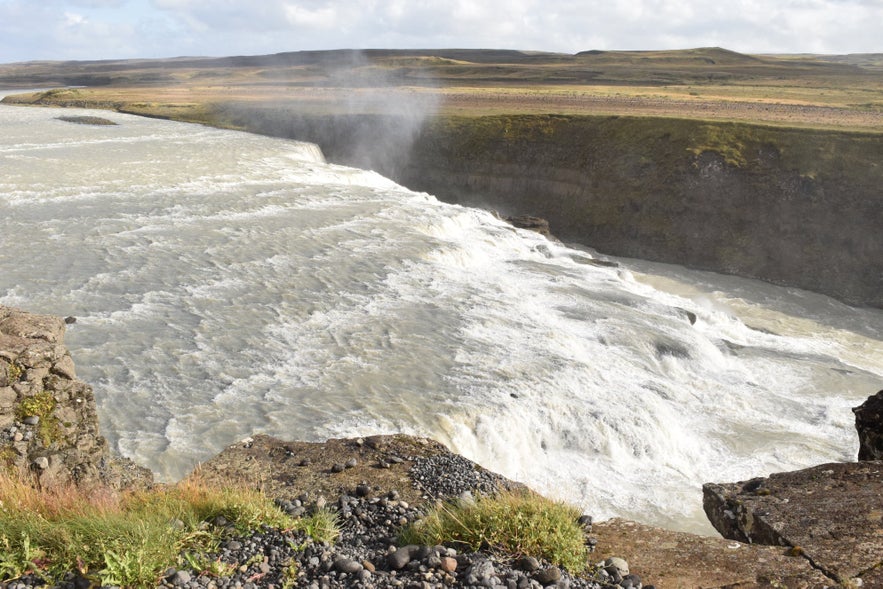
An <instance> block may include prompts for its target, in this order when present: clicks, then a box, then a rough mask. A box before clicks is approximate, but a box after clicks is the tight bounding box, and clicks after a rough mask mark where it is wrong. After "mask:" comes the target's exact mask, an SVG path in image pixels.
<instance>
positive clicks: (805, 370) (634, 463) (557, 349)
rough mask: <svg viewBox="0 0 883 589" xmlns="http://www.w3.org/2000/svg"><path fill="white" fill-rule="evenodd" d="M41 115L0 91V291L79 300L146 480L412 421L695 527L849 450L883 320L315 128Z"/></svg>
mask: <svg viewBox="0 0 883 589" xmlns="http://www.w3.org/2000/svg"><path fill="white" fill-rule="evenodd" d="M62 114H68V115H69V114H71V113H70V111H60V110H57V109H47V108H40V109H24V108H17V107H2V106H0V171H2V174H0V303H2V304H5V305H10V306H16V307H21V308H24V309H27V310H29V311H33V312H40V313H52V314H56V315H62V316H65V315H73V316H76V317H77V319H78V320H77V323H76V324H74V325H72V326H71V327H70V328H69V330H68V334H67V338H66V341H67V344H68V346H69V348H70V350H71V353H72V355H73V357H74V360H75V362H76V364H77V368H78V371H79V376H80V377H81V378H82V379H84V380H85V381H87V382H89V383H90V384H91V385H93V387H94V388H95V392H96V398H97V401H98V408H99V414H100V418H101V427H102V430H103V433H104V434H105V435H106V436H107V438H108V439H109V441H110V442H111V444H112V445H113V446H114V447H115V448H116V449H117V450H118V451H119V452H121V453H122V454H124V455H126V456H128V457H131V458H132V459H134V460H135V461H136V462H138V463H140V464H143V465H145V466H147V467H149V468H151V469H152V470H153V471H154V472H155V473H157V475H158V476H159V478H161V479H165V480H173V479H177V478H179V477H181V476H182V475H184V474H186V473H187V472H188V471H189V470H190V469H191V468H192V467H193V466H194V465H195V464H196V463H197V462H198V461H200V460H204V459H206V458H208V457H210V456H211V455H213V454H214V453H217V452H218V451H219V450H221V449H222V448H223V447H225V446H226V445H228V444H231V443H233V442H235V441H237V440H238V439H241V438H243V437H246V436H248V435H250V434H252V433H258V432H260V433H267V434H271V435H275V436H279V437H282V438H287V439H302V440H321V439H324V438H327V437H339V436H355V435H368V434H373V433H391V432H405V433H411V434H417V435H425V436H431V437H433V438H436V439H438V440H440V441H442V442H444V443H445V444H447V445H448V446H449V447H450V448H451V449H452V450H454V451H457V452H460V453H462V454H464V455H465V456H467V457H469V458H471V459H473V460H475V461H477V462H479V463H481V464H482V465H484V466H486V467H488V468H490V469H492V470H495V471H497V472H500V473H502V474H504V475H506V476H509V477H511V478H514V479H517V480H520V481H523V482H525V483H527V484H529V485H530V486H532V487H533V488H535V489H537V490H539V491H541V492H544V493H546V494H548V495H551V496H554V497H558V498H562V499H567V500H570V501H573V502H576V503H578V504H579V505H580V506H582V507H583V509H584V510H585V511H586V512H587V513H590V514H592V515H594V516H595V517H596V519H602V518H606V517H610V516H614V515H616V516H623V517H628V518H631V519H636V520H639V521H642V522H646V523H650V524H657V525H662V526H666V527H669V528H674V529H681V530H689V531H700V532H707V531H709V530H710V527H709V525H708V524H707V523H706V521H705V518H704V515H703V514H702V510H701V491H700V486H701V484H702V483H703V482H708V481H718V482H723V481H733V480H742V479H746V478H750V477H753V476H761V475H766V474H768V473H770V472H773V471H781V470H789V469H795V468H801V467H804V466H808V465H813V464H817V463H820V462H825V461H840V460H851V459H853V458H854V456H855V451H856V447H857V442H856V438H855V433H854V430H853V427H852V423H853V415H852V413H851V411H850V408H851V407H853V406H855V405H858V404H859V403H861V402H862V401H863V400H864V399H865V398H866V397H867V396H868V395H870V394H872V393H873V392H875V391H877V390H878V389H880V388H883V387H881V386H880V385H881V381H883V313H881V312H880V311H877V310H866V309H865V310H859V309H853V308H850V307H847V306H845V305H842V304H839V303H837V302H835V301H832V300H831V299H828V298H825V297H822V296H818V295H814V294H810V293H806V292H802V291H797V290H789V289H782V288H776V287H772V286H769V285H765V284H762V283H759V282H753V281H747V280H740V279H736V278H732V277H723V276H717V275H714V274H709V273H698V272H690V271H687V270H684V269H683V268H679V267H675V266H662V265H654V264H649V263H646V262H639V261H631V260H618V261H617V260H613V261H614V262H617V264H616V265H611V264H598V263H597V262H598V258H599V257H600V256H598V255H597V254H594V253H592V252H588V251H580V250H577V249H571V248H569V247H566V246H564V245H562V244H559V243H554V242H550V241H548V240H546V239H545V238H543V237H541V236H540V235H537V234H534V233H531V232H527V231H522V230H517V229H513V228H512V227H510V226H508V225H507V224H506V223H504V222H502V221H500V220H499V219H497V218H495V217H494V216H493V215H492V214H490V213H488V212H483V211H480V210H475V209H469V208H463V207H459V206H453V205H448V204H444V203H440V202H438V201H437V200H436V199H435V198H434V197H432V196H430V195H427V194H421V193H415V192H411V191H408V190H406V189H405V188H403V187H401V186H398V185H396V184H394V183H393V182H391V181H390V180H387V179H385V178H383V177H381V176H379V175H377V174H375V173H373V172H368V171H362V170H355V169H350V168H345V167H341V166H335V165H329V164H327V163H325V161H324V160H323V158H322V156H321V153H320V152H319V150H318V149H317V148H316V147H315V146H312V145H309V144H303V143H297V142H293V141H284V140H279V139H272V138H266V137H260V136H255V135H249V134H244V133H237V132H231V131H221V130H216V129H210V128H205V127H199V126H194V125H187V124H181V123H173V122H165V121H156V120H150V119H142V118H137V117H130V116H125V115H118V114H108V113H103V112H97V111H83V112H78V113H76V114H84V115H96V116H102V117H106V118H111V119H112V120H114V121H116V122H117V123H119V124H118V125H117V126H87V125H76V124H71V123H69V122H64V121H60V120H58V119H57V118H56V117H58V116H60V115H62ZM604 259H609V258H604Z"/></svg>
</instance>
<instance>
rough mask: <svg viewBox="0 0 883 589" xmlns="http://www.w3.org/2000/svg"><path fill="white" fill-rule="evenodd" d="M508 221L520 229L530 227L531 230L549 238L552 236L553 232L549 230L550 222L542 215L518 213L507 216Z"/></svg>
mask: <svg viewBox="0 0 883 589" xmlns="http://www.w3.org/2000/svg"><path fill="white" fill-rule="evenodd" d="M506 222H507V223H509V224H510V225H512V226H513V227H518V228H519V229H530V230H531V231H536V232H537V233H539V234H540V235H544V236H546V237H549V238H551V237H552V233H551V231H550V230H549V222H548V221H547V220H546V219H543V218H541V217H533V216H531V215H518V216H515V217H506Z"/></svg>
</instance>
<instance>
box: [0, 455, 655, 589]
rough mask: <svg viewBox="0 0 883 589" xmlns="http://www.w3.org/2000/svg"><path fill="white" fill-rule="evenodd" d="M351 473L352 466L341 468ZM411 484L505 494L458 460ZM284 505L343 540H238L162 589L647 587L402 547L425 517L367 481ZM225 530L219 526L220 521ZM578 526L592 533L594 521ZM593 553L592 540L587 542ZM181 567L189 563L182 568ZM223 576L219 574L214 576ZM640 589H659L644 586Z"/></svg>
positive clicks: (70, 583)
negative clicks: (212, 566)
mask: <svg viewBox="0 0 883 589" xmlns="http://www.w3.org/2000/svg"><path fill="white" fill-rule="evenodd" d="M344 466H345V465H344ZM411 475H412V478H413V480H414V484H415V485H417V486H418V487H419V488H420V489H421V491H422V492H424V493H426V494H427V495H428V496H431V497H433V498H448V497H457V496H460V497H463V496H467V497H468V494H469V493H472V492H475V493H492V492H495V491H498V490H500V489H501V488H505V487H507V486H508V484H507V483H506V481H505V479H503V478H502V477H499V476H498V475H494V474H493V473H490V472H487V471H484V470H482V469H480V468H477V467H476V466H475V465H474V464H473V463H472V462H470V461H468V460H466V459H465V458H462V457H460V456H457V455H439V456H432V457H429V458H418V459H415V460H414V463H413V467H412V470H411ZM276 503H277V505H278V506H279V507H280V508H281V509H283V510H284V511H287V512H289V513H291V514H293V515H301V514H303V513H305V512H310V511H312V510H315V509H316V508H317V505H320V504H321V505H324V506H325V507H326V508H331V509H333V510H335V511H336V513H337V514H338V518H339V522H340V524H341V535H340V537H339V538H338V540H337V541H336V542H335V543H334V544H333V545H329V544H325V543H316V542H313V541H311V540H310V539H308V538H307V536H306V535H304V534H303V533H302V532H300V531H278V530H271V529H264V530H260V531H257V532H255V533H252V534H250V535H247V536H231V537H228V538H226V539H225V540H224V541H223V542H221V544H220V547H219V549H218V551H217V552H216V553H212V554H206V555H202V559H201V560H202V562H211V561H218V562H219V563H222V564H223V569H224V570H223V573H222V574H220V575H219V576H213V575H209V574H206V573H205V572H201V571H197V570H190V569H188V568H186V567H182V568H181V569H169V570H168V571H166V572H165V574H164V575H163V577H162V579H160V580H159V583H158V586H159V587H161V588H163V589H258V588H268V589H285V588H288V587H298V588H308V589H332V588H356V589H372V588H376V589H385V588H395V589H434V588H444V587H468V588H473V587H474V588H505V589H542V588H543V587H561V588H573V589H608V588H610V589H612V588H616V589H625V588H627V587H631V588H632V589H641V588H642V585H641V580H640V579H639V578H638V577H637V576H636V575H633V574H629V572H628V571H629V569H628V563H625V561H622V559H617V560H616V561H615V562H614V561H607V562H601V563H598V564H597V566H596V567H593V570H594V573H593V574H592V576H591V577H589V576H583V577H574V576H573V575H571V574H570V573H569V572H567V571H566V570H563V569H560V568H558V567H556V566H553V565H552V564H551V563H549V562H546V561H543V560H541V559H536V558H532V557H522V558H517V559H508V558H505V557H503V556H501V555H499V554H494V553H493V552H489V551H488V552H485V551H482V552H476V553H460V552H458V551H457V550H455V549H454V548H451V547H447V546H416V545H411V546H401V547H399V546H397V535H398V533H399V531H400V530H401V528H402V526H404V525H407V524H408V523H411V522H413V521H416V520H417V519H419V518H420V517H422V515H423V513H422V511H421V510H420V508H418V507H413V506H411V505H409V504H408V503H407V502H405V501H402V500H401V499H400V494H399V493H398V492H397V491H395V490H391V491H386V490H381V489H379V488H377V487H371V486H370V485H368V483H366V482H363V483H362V484H359V485H358V486H356V487H355V488H353V489H352V490H350V491H349V492H347V493H343V494H341V495H340V496H339V497H338V498H337V499H336V501H328V500H327V499H325V498H324V497H315V498H312V499H311V498H309V497H306V496H304V495H301V496H299V497H297V498H292V499H277V501H276ZM213 523H214V524H215V525H218V522H213ZM580 523H581V524H582V525H583V528H584V529H585V530H586V531H587V533H588V532H590V530H591V518H589V517H588V516H584V517H583V518H581V520H580ZM586 543H587V545H588V546H589V548H590V549H591V548H592V546H594V541H593V540H592V539H591V538H589V537H588V536H587V537H586ZM182 562H186V561H183V560H182ZM216 568H217V567H216ZM41 584H43V583H42V581H41V580H39V579H37V578H34V577H27V576H26V577H23V578H21V579H18V580H16V581H12V582H8V583H5V584H3V583H0V587H2V588H4V589H30V588H31V587H33V586H37V585H41ZM59 587H60V588H61V589H87V588H88V587H89V584H88V581H86V580H85V579H83V578H82V577H79V576H77V575H75V574H71V575H69V576H68V578H67V579H66V580H65V582H63V583H61V584H60V585H59ZM643 589H652V586H650V585H644V586H643Z"/></svg>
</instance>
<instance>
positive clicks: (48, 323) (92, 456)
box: [0, 305, 152, 488]
mask: <svg viewBox="0 0 883 589" xmlns="http://www.w3.org/2000/svg"><path fill="white" fill-rule="evenodd" d="M64 331H65V323H64V321H62V320H61V319H60V318H58V317H52V316H49V315H36V314H33V313H27V312H25V311H20V310H18V309H12V308H10V307H4V306H2V305H0V469H3V470H6V471H8V472H13V473H15V472H19V473H32V474H33V475H34V477H35V479H36V481H37V483H38V484H40V485H43V486H53V485H66V484H70V483H74V484H80V485H86V486H96V485H110V486H112V487H115V488H123V487H131V486H142V485H147V484H150V482H151V480H152V475H151V474H150V472H149V471H147V470H146V469H143V468H140V467H137V466H135V465H134V464H133V463H131V462H130V461H128V460H126V459H122V458H118V457H112V456H111V455H110V452H109V450H108V445H107V441H106V440H105V439H104V438H103V437H102V436H101V435H100V434H99V432H98V417H97V414H96V410H95V397H94V395H93V393H92V388H91V387H90V386H89V385H87V384H86V383H84V382H83V381H81V380H78V379H77V376H76V371H75V369H74V363H73V360H71V357H70V354H69V353H68V351H67V348H66V347H65V346H64Z"/></svg>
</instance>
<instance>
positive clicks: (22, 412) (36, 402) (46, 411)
mask: <svg viewBox="0 0 883 589" xmlns="http://www.w3.org/2000/svg"><path fill="white" fill-rule="evenodd" d="M57 404H58V403H57V401H56V400H55V396H53V395H52V393H49V392H45V391H44V392H42V393H37V394H36V395H33V396H31V397H26V398H24V399H22V401H21V403H19V405H18V410H17V411H16V417H18V419H27V418H28V417H38V418H40V421H39V423H38V424H37V434H38V435H39V436H40V441H42V442H43V446H47V447H48V446H49V445H51V444H52V442H54V441H55V440H56V439H57V438H58V435H59V424H58V419H57V418H56V417H55V415H54V412H55V406H56V405H57Z"/></svg>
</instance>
